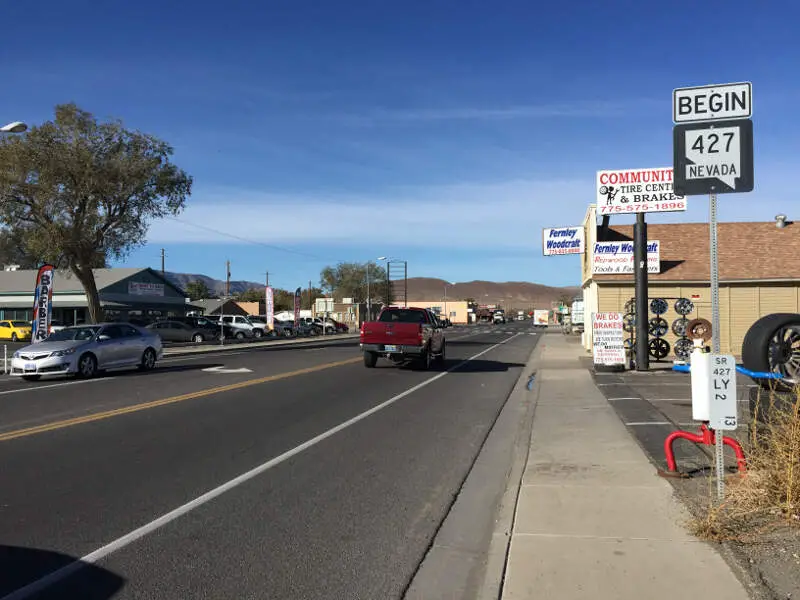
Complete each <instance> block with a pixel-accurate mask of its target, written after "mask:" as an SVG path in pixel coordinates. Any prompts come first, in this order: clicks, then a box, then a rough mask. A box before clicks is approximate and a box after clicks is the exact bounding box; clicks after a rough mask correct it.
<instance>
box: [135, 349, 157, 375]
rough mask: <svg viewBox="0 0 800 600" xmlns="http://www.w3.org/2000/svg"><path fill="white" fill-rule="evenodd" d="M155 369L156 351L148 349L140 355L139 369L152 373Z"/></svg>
mask: <svg viewBox="0 0 800 600" xmlns="http://www.w3.org/2000/svg"><path fill="white" fill-rule="evenodd" d="M155 368H156V351H155V350H153V349H152V348H148V349H147V350H145V351H144V354H142V362H141V364H140V365H139V369H141V370H142V371H152V370H153V369H155Z"/></svg>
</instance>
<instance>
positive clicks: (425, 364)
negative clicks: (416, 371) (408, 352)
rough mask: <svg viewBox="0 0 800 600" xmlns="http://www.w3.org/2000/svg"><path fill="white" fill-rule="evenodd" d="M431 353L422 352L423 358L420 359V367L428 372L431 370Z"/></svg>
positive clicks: (427, 351)
mask: <svg viewBox="0 0 800 600" xmlns="http://www.w3.org/2000/svg"><path fill="white" fill-rule="evenodd" d="M431 362H432V358H431V353H430V350H424V351H423V352H422V356H420V357H419V367H420V369H422V370H423V371H427V370H429V369H430V368H431Z"/></svg>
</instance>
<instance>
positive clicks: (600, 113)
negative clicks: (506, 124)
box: [337, 99, 663, 124]
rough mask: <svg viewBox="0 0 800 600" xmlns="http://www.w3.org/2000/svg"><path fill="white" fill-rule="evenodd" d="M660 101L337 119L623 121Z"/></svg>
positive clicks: (385, 112) (392, 112)
mask: <svg viewBox="0 0 800 600" xmlns="http://www.w3.org/2000/svg"><path fill="white" fill-rule="evenodd" d="M661 104H663V101H657V100H654V99H639V100H633V101H628V102H624V103H621V102H613V101H605V100H595V101H586V102H569V103H561V104H526V105H513V106H505V107H491V106H490V107H458V106H456V107H450V108H410V109H379V110H367V111H364V112H363V113H361V114H352V115H337V118H338V119H339V120H341V121H343V122H348V123H352V124H375V123H381V122H414V121H500V120H513V119H548V118H609V117H614V118H616V117H626V116H630V115H631V114H632V113H636V112H640V111H642V110H645V111H651V110H654V109H658V108H660V107H661Z"/></svg>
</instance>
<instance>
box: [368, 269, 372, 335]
mask: <svg viewBox="0 0 800 600" xmlns="http://www.w3.org/2000/svg"><path fill="white" fill-rule="evenodd" d="M371 320H372V301H371V295H370V293H369V261H367V321H371Z"/></svg>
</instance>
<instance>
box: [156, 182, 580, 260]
mask: <svg viewBox="0 0 800 600" xmlns="http://www.w3.org/2000/svg"><path fill="white" fill-rule="evenodd" d="M586 184H587V182H578V181H543V182H535V181H525V180H519V181H508V182H502V183H492V184H457V185H448V186H433V187H427V188H411V187H409V188H403V189H396V190H394V191H393V192H391V193H386V192H382V193H376V194H375V196H372V197H370V196H363V195H360V196H358V195H349V196H348V195H327V196H322V195H280V194H267V193H260V192H255V191H246V190H235V189H234V190H215V191H211V192H209V193H207V194H198V195H196V196H195V197H193V198H192V199H191V200H190V203H189V205H188V208H187V210H186V211H185V212H184V213H183V214H182V215H181V216H180V217H179V219H180V220H179V221H177V222H176V221H173V220H164V221H159V222H156V223H154V224H153V225H152V227H151V229H150V234H149V235H148V241H150V242H153V243H155V242H171V243H207V244H208V243H228V244H230V243H236V241H237V238H239V239H240V241H241V239H246V240H249V241H253V242H258V243H265V244H274V245H291V246H293V247H297V245H298V244H304V243H314V244H331V245H351V244H376V245H380V244H387V243H392V244H402V245H405V246H414V247H422V248H425V247H438V248H442V247H445V248H446V247H451V248H459V249H473V250H474V249H477V250H479V249H480V248H489V247H491V248H500V247H508V248H530V249H534V248H540V247H541V229H542V228H543V227H549V226H553V225H573V224H577V223H579V222H580V220H581V218H582V217H583V214H584V212H585V207H586V197H587V194H586ZM190 224H197V225H200V226H202V227H203V229H201V228H199V227H194V226H192V225H190ZM208 228H212V229H215V230H218V231H221V232H224V233H226V234H228V235H222V234H215V233H213V232H211V231H208ZM234 236H235V237H234Z"/></svg>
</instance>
